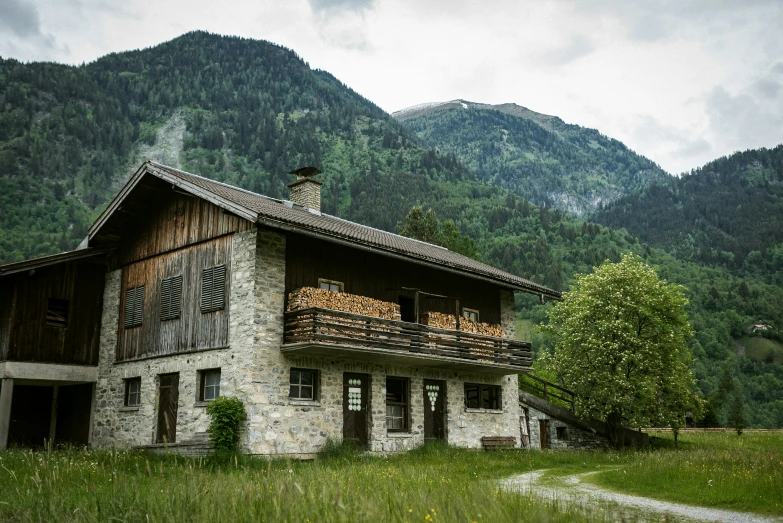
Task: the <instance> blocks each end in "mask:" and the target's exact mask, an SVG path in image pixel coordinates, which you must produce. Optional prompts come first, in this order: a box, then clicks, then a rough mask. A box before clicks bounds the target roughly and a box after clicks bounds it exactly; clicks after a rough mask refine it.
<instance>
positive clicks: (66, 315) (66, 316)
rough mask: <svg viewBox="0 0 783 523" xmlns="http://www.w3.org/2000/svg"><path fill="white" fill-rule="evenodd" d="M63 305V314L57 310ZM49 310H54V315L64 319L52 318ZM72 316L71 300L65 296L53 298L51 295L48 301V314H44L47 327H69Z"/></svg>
mask: <svg viewBox="0 0 783 523" xmlns="http://www.w3.org/2000/svg"><path fill="white" fill-rule="evenodd" d="M58 305H59V306H60V307H61V311H60V312H62V314H58V313H57V312H55V310H56V309H57V308H58V307H57V306H58ZM49 311H52V312H53V314H52V316H53V317H54V316H59V317H60V318H62V320H56V319H54V318H50V314H49ZM70 318H71V300H68V299H65V298H53V297H49V299H48V300H47V301H46V314H45V315H44V325H45V326H46V327H54V328H55V329H65V328H67V327H68V323H69V321H70Z"/></svg>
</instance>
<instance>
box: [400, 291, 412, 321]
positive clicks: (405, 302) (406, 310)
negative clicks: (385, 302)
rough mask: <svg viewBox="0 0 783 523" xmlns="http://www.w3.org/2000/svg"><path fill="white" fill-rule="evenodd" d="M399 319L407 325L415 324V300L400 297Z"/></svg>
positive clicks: (409, 297)
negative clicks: (407, 323)
mask: <svg viewBox="0 0 783 523" xmlns="http://www.w3.org/2000/svg"><path fill="white" fill-rule="evenodd" d="M398 301H399V303H400V319H401V320H402V321H407V322H409V323H416V299H415V298H414V297H412V296H400V297H399V299H398Z"/></svg>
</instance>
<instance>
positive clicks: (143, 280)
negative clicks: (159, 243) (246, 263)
mask: <svg viewBox="0 0 783 523" xmlns="http://www.w3.org/2000/svg"><path fill="white" fill-rule="evenodd" d="M231 246H232V235H230V234H228V235H225V236H221V237H219V238H215V239H213V240H209V241H206V242H202V243H199V244H196V245H191V246H189V247H185V248H182V249H178V250H175V251H173V252H168V253H165V254H162V255H160V256H155V257H152V258H147V259H145V260H142V261H139V262H136V263H132V264H130V265H127V266H125V267H123V269H122V288H121V293H120V320H119V333H118V340H117V353H116V359H117V361H124V360H130V359H138V358H144V357H150V356H165V355H169V354H177V353H182V352H190V351H196V350H205V349H212V348H217V347H225V346H227V345H228V320H229V312H230V310H229V309H230V307H231V304H230V303H229V300H228V297H229V296H230V292H229V285H230V281H231V251H232V247H231ZM221 264H225V265H226V283H225V285H226V294H225V295H226V307H225V309H224V310H219V311H215V312H209V313H202V312H201V309H200V306H199V304H200V298H201V271H202V269H205V268H207V267H213V266H215V265H221ZM177 275H182V302H181V309H180V316H179V318H176V319H171V320H166V321H161V319H160V308H161V296H160V291H161V284H162V281H163V279H164V278H170V277H172V276H177ZM140 285H144V286H145V292H144V309H143V316H142V324H141V325H140V326H138V327H131V328H127V329H126V328H125V326H124V325H125V317H124V315H125V294H126V291H127V290H128V289H130V288H134V287H138V286H140Z"/></svg>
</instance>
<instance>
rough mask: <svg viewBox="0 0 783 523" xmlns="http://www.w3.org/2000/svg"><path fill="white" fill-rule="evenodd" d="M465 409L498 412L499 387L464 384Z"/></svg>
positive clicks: (499, 406)
mask: <svg viewBox="0 0 783 523" xmlns="http://www.w3.org/2000/svg"><path fill="white" fill-rule="evenodd" d="M465 407H467V408H469V409H486V410H500V408H501V405H500V386H499V385H484V384H479V383H466V384H465Z"/></svg>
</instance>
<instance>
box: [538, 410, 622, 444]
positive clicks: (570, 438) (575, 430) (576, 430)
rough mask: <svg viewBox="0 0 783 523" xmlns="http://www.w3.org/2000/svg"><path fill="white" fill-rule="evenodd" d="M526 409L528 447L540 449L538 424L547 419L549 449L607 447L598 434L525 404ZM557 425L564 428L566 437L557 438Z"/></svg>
mask: <svg viewBox="0 0 783 523" xmlns="http://www.w3.org/2000/svg"><path fill="white" fill-rule="evenodd" d="M525 407H526V408H527V411H528V427H529V433H530V447H531V448H533V449H539V450H540V449H541V439H540V436H541V434H540V424H539V421H541V420H548V421H549V431H548V434H547V441H548V443H549V448H550V449H581V450H598V449H605V448H608V446H609V445H608V441H607V440H606V438H605V437H603V436H602V435H600V434H596V433H594V432H592V431H588V430H584V429H582V428H580V427H577V426H574V425H572V424H569V423H567V422H565V421H563V420H560V419H557V418H553V417H552V416H550V415H549V414H546V413H544V412H541V411H539V410H536V409H534V408H532V407H530V406H525ZM558 427H565V428H566V434H567V435H566V437H565V438H564V439H559V438H558V437H557V429H558Z"/></svg>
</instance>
